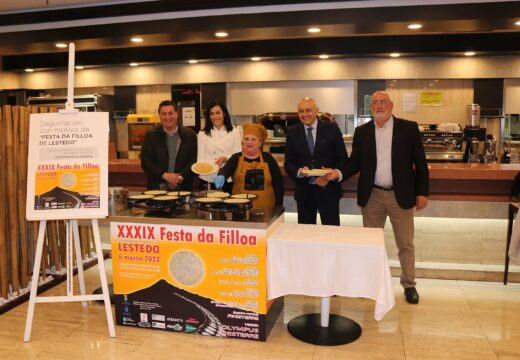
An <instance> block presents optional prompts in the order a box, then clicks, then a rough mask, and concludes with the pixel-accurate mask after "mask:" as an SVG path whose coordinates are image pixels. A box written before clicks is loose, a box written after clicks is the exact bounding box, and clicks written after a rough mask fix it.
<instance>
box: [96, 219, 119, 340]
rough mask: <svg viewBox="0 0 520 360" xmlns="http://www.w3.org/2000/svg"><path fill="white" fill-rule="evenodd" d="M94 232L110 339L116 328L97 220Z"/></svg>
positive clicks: (114, 334)
mask: <svg viewBox="0 0 520 360" xmlns="http://www.w3.org/2000/svg"><path fill="white" fill-rule="evenodd" d="M92 230H93V232H94V244H95V247H96V255H97V259H98V265H99V276H100V278H101V288H102V289H103V301H104V302H105V312H106V314H107V322H108V332H109V334H110V337H115V336H116V329H115V328H114V320H113V318H112V308H111V306H110V295H109V292H108V284H107V274H106V271H105V262H104V260H105V259H104V258H103V251H102V250H101V237H100V236H99V226H98V221H97V219H92Z"/></svg>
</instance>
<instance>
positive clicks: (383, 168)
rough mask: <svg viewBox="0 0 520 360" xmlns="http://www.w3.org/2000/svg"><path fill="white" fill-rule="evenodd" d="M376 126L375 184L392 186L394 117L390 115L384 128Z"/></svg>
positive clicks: (386, 186)
mask: <svg viewBox="0 0 520 360" xmlns="http://www.w3.org/2000/svg"><path fill="white" fill-rule="evenodd" d="M374 126H375V128H376V130H375V132H376V156H377V162H376V165H377V167H376V177H375V179H374V185H377V186H382V187H385V188H391V187H392V186H393V180H392V132H393V131H394V117H393V116H390V119H388V121H387V122H385V125H384V126H383V127H382V128H379V127H377V124H375V123H374Z"/></svg>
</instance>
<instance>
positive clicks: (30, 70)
mask: <svg viewBox="0 0 520 360" xmlns="http://www.w3.org/2000/svg"><path fill="white" fill-rule="evenodd" d="M25 72H34V69H25Z"/></svg>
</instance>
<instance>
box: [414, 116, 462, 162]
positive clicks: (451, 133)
mask: <svg viewBox="0 0 520 360" xmlns="http://www.w3.org/2000/svg"><path fill="white" fill-rule="evenodd" d="M448 125H449V126H448ZM419 128H420V129H421V138H422V142H423V146H424V152H425V154H426V160H427V161H429V162H461V161H462V159H463V156H464V152H463V151H462V143H463V139H464V135H463V132H462V128H461V127H460V125H459V124H438V125H437V124H422V125H420V126H419Z"/></svg>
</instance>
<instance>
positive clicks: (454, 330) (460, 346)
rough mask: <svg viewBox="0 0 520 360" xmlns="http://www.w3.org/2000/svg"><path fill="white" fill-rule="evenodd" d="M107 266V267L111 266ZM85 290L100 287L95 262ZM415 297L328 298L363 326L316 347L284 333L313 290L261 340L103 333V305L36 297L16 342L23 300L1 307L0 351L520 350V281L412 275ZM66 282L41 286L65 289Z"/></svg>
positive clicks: (299, 354) (28, 355)
mask: <svg viewBox="0 0 520 360" xmlns="http://www.w3.org/2000/svg"><path fill="white" fill-rule="evenodd" d="M108 268H109V269H110V266H108ZM86 279H87V290H89V291H92V290H93V289H95V288H97V287H98V286H99V277H98V271H97V267H94V268H92V269H90V270H88V271H87V273H86ZM418 290H419V293H420V295H421V301H420V304H419V305H408V304H407V303H406V302H405V301H404V298H403V295H402V289H401V287H400V285H399V282H398V279H395V278H394V291H395V294H396V299H397V301H396V302H397V304H396V307H395V308H394V309H393V310H392V311H391V312H389V313H388V314H387V316H386V317H385V318H384V319H383V320H382V321H380V322H377V321H375V320H374V319H373V312H374V302H373V301H371V300H366V299H351V298H344V297H334V298H332V312H334V313H337V314H342V315H345V316H348V317H350V318H352V319H354V320H355V321H357V322H358V323H360V325H361V326H362V328H363V334H362V336H361V338H360V339H359V340H357V341H356V342H354V343H352V344H348V345H342V346H334V347H320V346H313V345H309V344H305V343H302V342H300V341H298V340H296V339H294V338H292V337H291V335H289V334H288V332H287V328H286V325H287V322H288V321H289V320H290V319H292V318H294V317H295V316H298V315H300V314H304V313H310V312H317V311H319V299H315V298H310V297H304V296H287V297H286V298H285V307H284V310H283V312H282V314H281V315H280V317H279V318H278V320H277V323H276V325H275V327H274V329H273V331H272V333H271V335H270V336H269V338H268V340H267V342H255V341H248V340H236V339H224V338H214V337H206V336H199V335H189V334H178V333H171V332H164V331H157V330H144V329H135V328H129V327H120V326H116V331H117V337H116V338H115V339H112V338H109V337H108V330H107V326H106V318H105V313H104V308H103V306H101V305H98V304H91V305H89V306H88V307H87V308H82V307H81V305H80V304H79V303H67V304H38V305H36V312H35V318H34V323H33V332H32V338H31V341H30V342H29V343H24V342H23V340H22V339H23V333H24V328H25V319H26V314H27V304H24V305H21V306H19V307H17V308H15V309H13V310H11V311H9V312H7V313H5V314H3V315H0V359H2V360H8V359H15V360H22V359H53V360H58V359H75V360H76V359H96V360H97V359H99V360H101V359H165V358H168V359H221V360H233V359H273V360H274V359H277V360H279V359H297V360H305V359H421V360H423V359H520V284H509V285H507V286H504V285H502V284H501V283H489V282H469V281H453V280H432V279H419V280H418ZM64 291H65V287H64V284H62V285H59V286H57V287H55V288H54V289H52V290H50V291H48V292H47V293H46V295H50V294H63V292H64Z"/></svg>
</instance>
